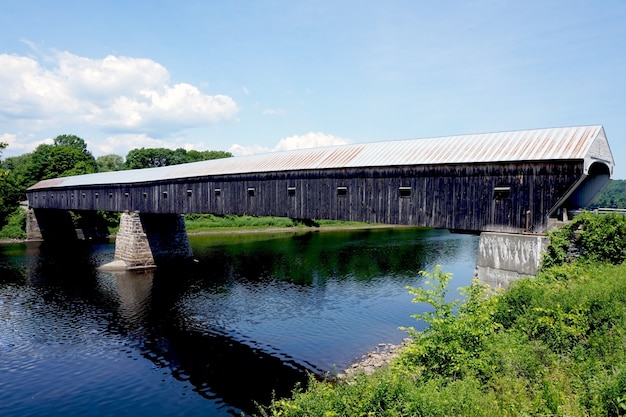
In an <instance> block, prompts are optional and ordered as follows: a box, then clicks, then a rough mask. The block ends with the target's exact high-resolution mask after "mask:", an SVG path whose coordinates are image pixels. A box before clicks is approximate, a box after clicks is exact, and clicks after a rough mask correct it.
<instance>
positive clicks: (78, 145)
mask: <svg viewBox="0 0 626 417" xmlns="http://www.w3.org/2000/svg"><path fill="white" fill-rule="evenodd" d="M53 146H55V147H56V146H68V147H70V148H73V149H76V150H77V151H79V152H82V153H85V154H87V153H88V154H91V153H90V152H89V151H88V150H87V144H86V143H85V141H84V140H83V139H82V138H79V137H78V136H76V135H59V136H57V137H56V138H54V139H53Z"/></svg>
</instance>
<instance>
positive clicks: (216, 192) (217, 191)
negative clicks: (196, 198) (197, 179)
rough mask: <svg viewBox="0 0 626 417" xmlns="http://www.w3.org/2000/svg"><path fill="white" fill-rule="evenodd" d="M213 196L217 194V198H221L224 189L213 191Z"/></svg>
mask: <svg viewBox="0 0 626 417" xmlns="http://www.w3.org/2000/svg"><path fill="white" fill-rule="evenodd" d="M213 194H215V197H219V196H221V195H222V189H221V188H216V189H215V190H213Z"/></svg>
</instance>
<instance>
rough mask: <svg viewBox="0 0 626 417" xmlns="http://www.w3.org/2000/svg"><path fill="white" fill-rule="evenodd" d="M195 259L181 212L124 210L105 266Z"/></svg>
mask: <svg viewBox="0 0 626 417" xmlns="http://www.w3.org/2000/svg"><path fill="white" fill-rule="evenodd" d="M191 260H193V252H192V250H191V246H190V245H189V239H188V238H187V230H186V228H185V219H184V216H183V215H182V214H149V213H138V212H124V213H122V216H121V218H120V228H119V231H118V233H117V236H116V238H115V255H114V258H113V262H110V263H108V264H105V265H103V266H101V268H102V269H137V268H154V267H156V266H157V265H163V264H171V263H177V262H185V261H191Z"/></svg>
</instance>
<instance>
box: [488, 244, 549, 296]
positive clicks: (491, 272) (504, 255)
mask: <svg viewBox="0 0 626 417" xmlns="http://www.w3.org/2000/svg"><path fill="white" fill-rule="evenodd" d="M547 245H548V238H547V237H546V235H539V234H533V235H524V234H515V233H497V232H483V233H481V234H480V241H479V243H478V255H477V258H476V275H477V276H478V278H479V279H480V280H481V281H482V282H484V283H487V284H489V285H490V286H491V287H492V288H500V287H507V286H508V285H509V283H511V282H512V281H514V280H516V279H519V278H523V277H534V276H536V275H537V272H538V271H539V267H540V263H541V256H542V254H543V252H544V251H545V250H546V247H547Z"/></svg>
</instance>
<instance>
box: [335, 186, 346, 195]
mask: <svg viewBox="0 0 626 417" xmlns="http://www.w3.org/2000/svg"><path fill="white" fill-rule="evenodd" d="M337 195H338V196H345V195H348V187H337Z"/></svg>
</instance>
